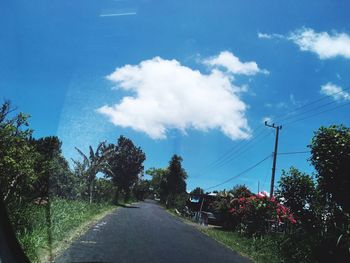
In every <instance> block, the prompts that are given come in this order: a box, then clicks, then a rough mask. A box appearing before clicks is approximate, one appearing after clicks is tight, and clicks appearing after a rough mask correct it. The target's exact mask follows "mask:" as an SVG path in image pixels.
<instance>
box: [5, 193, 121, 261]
mask: <svg viewBox="0 0 350 263" xmlns="http://www.w3.org/2000/svg"><path fill="white" fill-rule="evenodd" d="M113 207H115V206H113V205H111V204H110V203H92V204H89V203H87V202H85V201H72V200H64V199H57V198H56V199H53V200H51V202H50V205H36V204H27V205H26V206H24V207H21V209H19V210H18V211H16V213H15V214H13V215H12V219H13V221H14V227H15V230H16V234H17V238H18V240H19V242H20V243H21V245H22V247H23V249H24V251H25V253H26V254H27V255H28V257H29V259H30V260H31V261H32V262H38V261H39V260H40V255H42V254H43V253H47V252H48V251H50V250H52V248H53V247H55V246H57V245H58V244H59V243H60V242H61V241H62V240H64V239H65V238H66V237H68V236H69V235H70V234H71V233H72V232H73V231H74V230H75V229H77V228H78V227H79V226H81V225H82V224H84V223H86V222H88V221H89V220H91V219H92V218H94V216H96V215H98V214H101V213H103V212H105V211H107V210H110V209H112V208H113ZM10 214H11V211H10Z"/></svg>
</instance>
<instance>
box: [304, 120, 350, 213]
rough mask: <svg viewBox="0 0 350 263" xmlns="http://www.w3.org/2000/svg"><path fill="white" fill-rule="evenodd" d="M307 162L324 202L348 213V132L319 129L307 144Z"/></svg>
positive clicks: (349, 156) (338, 129)
mask: <svg viewBox="0 0 350 263" xmlns="http://www.w3.org/2000/svg"><path fill="white" fill-rule="evenodd" d="M309 147H310V148H311V153H312V156H311V163H312V164H313V165H314V167H315V169H316V171H317V180H318V188H319V190H320V193H321V194H322V196H323V197H324V200H325V202H327V201H332V202H334V203H336V204H337V205H339V206H341V207H342V209H343V210H345V211H347V212H348V213H349V212H350V202H349V200H350V191H349V189H350V176H349V170H350V129H349V128H346V127H344V126H342V125H340V126H335V125H333V126H330V127H328V128H326V127H321V128H320V129H319V130H318V131H317V132H316V133H315V136H314V137H313V139H312V141H311V145H310V146H309Z"/></svg>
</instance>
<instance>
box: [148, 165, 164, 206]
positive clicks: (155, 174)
mask: <svg viewBox="0 0 350 263" xmlns="http://www.w3.org/2000/svg"><path fill="white" fill-rule="evenodd" d="M146 174H148V175H150V176H152V179H151V182H150V188H151V191H152V192H153V194H155V195H156V196H157V197H158V198H160V201H161V202H162V203H165V202H166V199H167V196H168V189H167V175H168V170H167V169H162V168H150V169H148V170H147V171H146Z"/></svg>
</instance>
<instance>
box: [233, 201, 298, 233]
mask: <svg viewBox="0 0 350 263" xmlns="http://www.w3.org/2000/svg"><path fill="white" fill-rule="evenodd" d="M229 212H230V213H231V215H232V216H231V219H232V220H234V222H232V225H235V226H236V229H237V230H238V231H240V232H242V233H246V234H248V235H253V234H257V235H260V234H264V233H266V232H267V231H268V230H271V229H272V228H281V227H285V226H287V225H288V224H295V223H296V220H295V219H294V217H293V214H292V213H291V212H290V210H289V209H288V208H286V207H285V206H283V205H281V204H280V203H278V202H277V201H276V200H275V198H273V197H272V198H269V197H268V196H266V195H263V194H258V195H257V196H255V195H252V196H250V197H248V198H246V197H241V198H234V199H233V200H232V201H231V202H230V209H229Z"/></svg>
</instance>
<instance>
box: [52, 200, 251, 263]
mask: <svg viewBox="0 0 350 263" xmlns="http://www.w3.org/2000/svg"><path fill="white" fill-rule="evenodd" d="M55 262H57V263H61V262H118V263H119V262H120V263H124V262H125V263H126V262H128V263H134V262H135V263H141V262H142V263H158V262H159V263H161V262H162V263H163V262H164V263H173V262H174V263H192V262H193V263H197V262H198V263H205V262H218V263H226V262H227V263H228V262H230V263H248V262H250V261H249V260H247V259H246V258H243V257H241V256H239V255H237V254H235V253H234V252H232V251H231V250H230V249H228V248H226V247H225V246H223V245H221V244H219V243H218V242H216V241H215V240H213V239H211V238H209V237H207V236H206V235H204V234H202V233H201V232H199V231H198V230H196V229H195V228H194V227H192V226H190V225H187V224H185V223H183V222H182V221H181V220H179V219H178V218H176V217H174V216H173V215H170V214H169V213H167V212H166V211H165V210H164V208H162V207H161V206H159V205H158V204H157V203H156V202H155V201H151V200H146V201H145V202H140V203H138V204H136V205H134V206H131V207H130V208H118V209H117V210H116V211H115V212H114V213H112V214H109V215H107V216H106V217H104V218H103V219H102V220H100V221H99V222H98V223H97V224H95V225H94V226H92V227H91V228H90V229H89V230H88V231H87V232H86V233H85V234H84V235H82V236H81V237H80V238H79V239H78V240H76V241H75V242H74V243H73V244H72V245H71V246H70V247H69V248H68V249H67V250H66V251H65V252H64V253H62V255H61V256H59V257H58V258H57V259H56V261H55Z"/></svg>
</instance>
